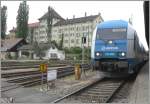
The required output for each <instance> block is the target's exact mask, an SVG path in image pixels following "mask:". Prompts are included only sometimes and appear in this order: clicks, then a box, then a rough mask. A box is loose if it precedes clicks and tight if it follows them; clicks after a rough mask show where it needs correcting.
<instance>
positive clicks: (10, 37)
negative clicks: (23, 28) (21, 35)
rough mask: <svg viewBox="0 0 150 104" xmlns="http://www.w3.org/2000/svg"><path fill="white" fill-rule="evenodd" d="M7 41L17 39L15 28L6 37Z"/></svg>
mask: <svg viewBox="0 0 150 104" xmlns="http://www.w3.org/2000/svg"><path fill="white" fill-rule="evenodd" d="M6 38H7V39H14V38H16V28H15V27H13V28H12V29H11V30H10V31H9V34H8V35H7V36H6Z"/></svg>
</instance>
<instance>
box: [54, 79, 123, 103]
mask: <svg viewBox="0 0 150 104" xmlns="http://www.w3.org/2000/svg"><path fill="white" fill-rule="evenodd" d="M125 82H126V81H125V80H118V79H106V78H104V79H101V80H98V81H95V82H94V83H92V84H90V85H87V86H85V87H83V88H81V89H79V90H77V91H74V92H72V93H70V94H68V95H66V96H64V97H62V98H59V99H56V100H55V101H54V102H53V103H107V102H109V101H110V99H111V98H112V96H113V95H114V94H115V93H116V92H117V91H118V90H119V89H120V88H121V87H122V86H123V85H124V83H125Z"/></svg>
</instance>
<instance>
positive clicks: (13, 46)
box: [0, 38, 26, 60]
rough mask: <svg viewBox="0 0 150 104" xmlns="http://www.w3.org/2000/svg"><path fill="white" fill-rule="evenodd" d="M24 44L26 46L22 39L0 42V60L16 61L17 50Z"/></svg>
mask: <svg viewBox="0 0 150 104" xmlns="http://www.w3.org/2000/svg"><path fill="white" fill-rule="evenodd" d="M24 44H26V41H25V40H24V39H23V38H13V39H5V40H1V49H0V51H1V59H2V60H5V59H9V58H11V59H16V58H17V56H18V50H17V48H19V47H21V46H22V45H24Z"/></svg>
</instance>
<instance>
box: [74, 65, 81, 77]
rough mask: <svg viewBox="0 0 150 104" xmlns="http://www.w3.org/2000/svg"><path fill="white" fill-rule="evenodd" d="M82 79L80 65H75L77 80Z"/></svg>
mask: <svg viewBox="0 0 150 104" xmlns="http://www.w3.org/2000/svg"><path fill="white" fill-rule="evenodd" d="M80 77H81V69H80V65H79V64H77V65H75V79H76V80H79V79H80Z"/></svg>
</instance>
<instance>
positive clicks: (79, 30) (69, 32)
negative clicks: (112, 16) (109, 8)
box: [36, 9, 103, 48]
mask: <svg viewBox="0 0 150 104" xmlns="http://www.w3.org/2000/svg"><path fill="white" fill-rule="evenodd" d="M52 13H53V16H54V17H53V28H52V40H55V41H56V42H57V43H59V42H60V40H61V37H62V34H63V35H64V39H63V47H68V48H70V47H82V45H81V39H82V37H83V36H85V37H86V40H87V43H86V45H85V46H91V40H92V34H93V31H94V29H95V27H96V25H97V24H98V23H100V22H102V21H103V18H102V17H101V15H100V13H99V14H98V15H91V16H87V15H86V13H85V16H84V17H80V18H75V16H74V17H73V18H72V19H66V20H65V19H63V18H62V17H61V16H60V15H59V14H58V13H57V12H56V11H55V10H54V9H52ZM47 15H48V13H46V14H44V15H43V16H42V17H41V18H40V19H39V23H40V25H39V34H38V36H36V37H37V38H36V39H37V41H38V42H39V43H47V41H48V40H47V32H46V29H47V19H46V17H47Z"/></svg>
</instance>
